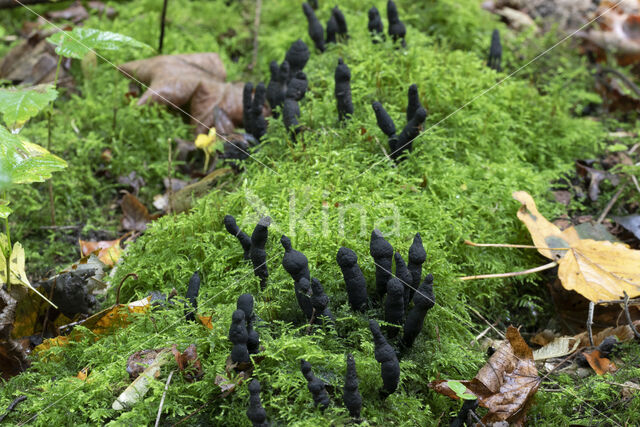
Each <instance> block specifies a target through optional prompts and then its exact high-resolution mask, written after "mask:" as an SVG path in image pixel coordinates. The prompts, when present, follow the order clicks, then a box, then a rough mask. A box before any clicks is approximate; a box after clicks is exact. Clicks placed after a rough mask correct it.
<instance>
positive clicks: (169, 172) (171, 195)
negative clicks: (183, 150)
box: [167, 139, 173, 215]
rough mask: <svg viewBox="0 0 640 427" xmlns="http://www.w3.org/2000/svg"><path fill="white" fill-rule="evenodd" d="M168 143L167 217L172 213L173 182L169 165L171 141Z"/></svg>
mask: <svg viewBox="0 0 640 427" xmlns="http://www.w3.org/2000/svg"><path fill="white" fill-rule="evenodd" d="M168 142H169V162H168V169H169V170H168V174H167V176H168V177H169V188H168V189H167V190H168V192H169V195H168V196H167V197H168V199H169V211H168V212H167V213H168V214H169V215H171V213H172V212H173V182H172V178H171V177H172V175H173V173H172V165H171V160H172V156H173V155H172V153H171V151H172V150H171V148H172V146H171V139H169V140H168Z"/></svg>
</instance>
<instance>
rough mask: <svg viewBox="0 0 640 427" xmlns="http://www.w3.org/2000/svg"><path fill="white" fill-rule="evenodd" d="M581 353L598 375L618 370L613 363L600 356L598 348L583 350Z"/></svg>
mask: <svg viewBox="0 0 640 427" xmlns="http://www.w3.org/2000/svg"><path fill="white" fill-rule="evenodd" d="M582 354H583V355H584V358H585V359H587V362H589V366H591V368H592V369H593V370H594V371H595V372H596V374H598V375H604V374H612V373H614V372H615V371H617V370H618V368H617V367H616V365H615V363H613V362H612V361H611V360H609V359H608V358H606V357H604V356H602V354H601V353H600V350H598V349H595V350H593V351H590V352H586V351H585V352H584V353H582Z"/></svg>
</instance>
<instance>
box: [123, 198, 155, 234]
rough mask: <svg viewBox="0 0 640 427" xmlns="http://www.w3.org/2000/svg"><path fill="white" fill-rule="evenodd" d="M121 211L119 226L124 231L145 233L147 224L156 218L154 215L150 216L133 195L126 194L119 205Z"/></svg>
mask: <svg viewBox="0 0 640 427" xmlns="http://www.w3.org/2000/svg"><path fill="white" fill-rule="evenodd" d="M120 208H121V209H122V219H121V220H120V224H121V225H122V228H123V229H125V230H131V231H145V230H146V229H147V223H149V222H151V221H153V220H154V219H156V218H158V216H156V215H150V214H149V211H148V210H147V208H146V206H145V205H143V204H142V203H141V202H140V200H138V198H137V197H136V196H134V195H133V194H130V193H127V194H125V195H124V197H123V198H122V202H121V203H120Z"/></svg>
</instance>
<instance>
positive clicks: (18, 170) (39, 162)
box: [0, 126, 67, 190]
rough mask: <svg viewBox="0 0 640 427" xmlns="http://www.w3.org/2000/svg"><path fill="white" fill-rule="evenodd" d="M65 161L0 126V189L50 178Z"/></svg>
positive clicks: (64, 166)
mask: <svg viewBox="0 0 640 427" xmlns="http://www.w3.org/2000/svg"><path fill="white" fill-rule="evenodd" d="M66 167H67V162H65V161H64V160H62V159H61V158H59V157H58V156H54V155H53V154H51V153H49V151H47V150H46V149H45V148H44V147H41V146H39V145H37V144H33V143H31V142H29V141H26V140H24V139H21V138H19V137H18V136H17V135H14V134H12V133H11V132H9V131H8V130H7V128H5V127H4V126H0V190H4V189H6V188H7V187H9V186H10V185H12V184H30V183H32V182H42V181H45V180H47V179H49V178H51V174H52V173H53V172H56V171H59V170H62V169H64V168H66Z"/></svg>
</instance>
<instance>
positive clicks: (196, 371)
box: [171, 344, 204, 382]
mask: <svg viewBox="0 0 640 427" xmlns="http://www.w3.org/2000/svg"><path fill="white" fill-rule="evenodd" d="M171 352H172V353H173V356H174V357H175V359H176V362H177V363H178V370H179V371H180V372H182V376H183V377H184V379H185V380H187V381H189V382H193V381H197V380H199V379H201V378H202V377H203V376H204V371H203V370H202V364H201V363H200V360H199V359H198V352H197V351H196V345H195V344H191V345H189V347H187V348H186V349H185V350H184V352H183V353H180V351H179V350H178V348H177V347H176V345H175V344H174V345H173V347H172V348H171Z"/></svg>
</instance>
